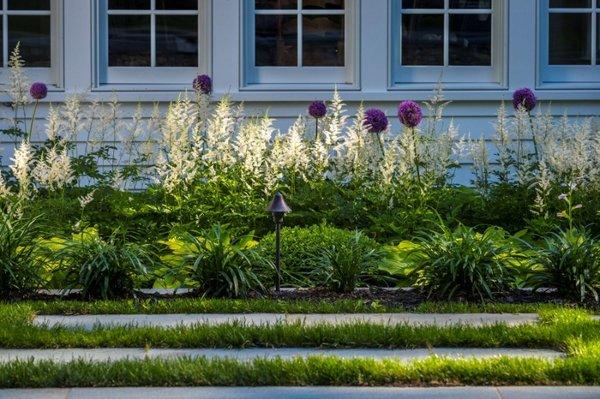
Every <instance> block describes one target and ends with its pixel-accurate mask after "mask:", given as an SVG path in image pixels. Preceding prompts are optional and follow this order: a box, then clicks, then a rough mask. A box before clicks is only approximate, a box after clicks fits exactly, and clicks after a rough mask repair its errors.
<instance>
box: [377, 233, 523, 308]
mask: <svg viewBox="0 0 600 399" xmlns="http://www.w3.org/2000/svg"><path fill="white" fill-rule="evenodd" d="M514 240H515V239H514V238H512V237H510V236H508V234H507V233H506V232H505V231H504V230H502V229H500V228H488V229H487V230H485V231H484V232H483V233H479V232H477V231H476V230H474V229H473V228H469V227H465V226H462V225H461V226H458V227H457V228H456V229H454V230H451V229H449V228H448V227H446V226H441V230H440V231H430V232H425V233H421V234H419V235H418V236H417V239H416V240H415V242H407V241H405V242H402V243H400V244H399V245H398V246H397V247H396V249H395V255H394V261H393V264H392V267H390V268H388V271H390V272H392V273H396V274H397V273H400V274H403V275H405V276H407V277H408V278H409V279H410V280H411V281H412V282H413V284H415V285H416V286H418V287H421V288H423V289H425V290H427V291H428V295H429V296H430V297H436V298H440V299H453V298H455V297H457V296H466V297H467V298H469V299H471V298H478V299H481V300H483V299H484V298H494V295H495V294H496V293H499V292H503V291H505V290H507V289H508V288H509V287H510V286H511V284H513V283H514V282H515V277H516V272H517V269H518V268H519V267H522V266H523V263H526V262H527V258H526V256H525V253H523V252H522V251H521V249H520V248H519V246H518V245H516V243H515V242H514Z"/></svg>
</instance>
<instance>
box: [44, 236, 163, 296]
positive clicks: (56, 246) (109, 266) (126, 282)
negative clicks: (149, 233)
mask: <svg viewBox="0 0 600 399" xmlns="http://www.w3.org/2000/svg"><path fill="white" fill-rule="evenodd" d="M49 247H50V248H51V250H52V254H51V259H53V260H54V261H55V262H56V263H57V267H58V269H59V270H61V269H62V270H63V271H64V273H65V282H66V284H67V288H81V289H82V294H83V296H84V297H85V298H87V299H97V298H102V299H109V298H115V297H125V296H132V295H133V294H134V288H135V281H136V279H137V278H140V277H144V276H145V275H147V274H148V272H149V270H150V269H151V268H152V267H153V266H154V264H155V262H156V259H155V254H154V251H153V250H152V248H151V247H150V246H149V245H144V244H136V243H128V242H126V241H125V240H124V239H123V238H122V237H120V236H119V235H118V234H117V233H116V232H115V233H113V234H111V235H110V236H109V237H108V238H107V239H103V238H101V237H100V235H99V234H98V232H97V231H96V230H95V229H86V230H84V231H83V232H81V233H78V234H74V235H73V237H72V238H70V239H67V240H64V239H56V238H55V239H53V240H51V241H49Z"/></svg>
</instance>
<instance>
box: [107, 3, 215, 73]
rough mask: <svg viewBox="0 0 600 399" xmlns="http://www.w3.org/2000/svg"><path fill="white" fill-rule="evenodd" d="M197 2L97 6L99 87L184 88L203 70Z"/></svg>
mask: <svg viewBox="0 0 600 399" xmlns="http://www.w3.org/2000/svg"><path fill="white" fill-rule="evenodd" d="M204 3H205V1H203V0H201V1H199V0H101V1H100V18H101V21H99V23H100V40H99V41H100V45H99V51H100V54H99V59H100V65H101V67H100V71H99V81H100V83H101V84H103V83H113V84H135V83H150V82H156V81H159V82H160V83H168V84H173V83H189V81H190V79H193V76H195V75H196V74H197V73H198V70H199V69H200V70H204V71H205V70H206V69H207V68H208V64H207V61H206V59H207V58H208V57H207V51H206V48H207V47H208V45H207V36H208V32H207V29H206V25H208V23H207V21H206V18H207V15H208V12H207V9H206V7H204V6H203V5H204Z"/></svg>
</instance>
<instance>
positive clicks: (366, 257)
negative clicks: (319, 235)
mask: <svg viewBox="0 0 600 399" xmlns="http://www.w3.org/2000/svg"><path fill="white" fill-rule="evenodd" d="M364 238H365V237H364V235H363V234H362V233H361V232H355V233H354V234H353V235H352V236H351V237H349V238H347V239H346V240H342V241H340V242H337V243H335V244H334V245H333V246H331V247H330V248H326V249H325V250H324V251H323V253H322V254H321V256H320V259H319V263H318V267H317V269H316V270H315V274H316V276H317V279H318V280H320V281H321V282H322V283H323V284H324V285H326V286H329V287H330V288H331V289H333V290H334V291H336V292H352V291H354V289H355V288H356V285H357V283H358V282H359V281H360V280H361V277H371V276H372V275H373V274H374V273H375V272H376V265H377V261H378V260H380V259H381V256H380V253H379V252H377V251H375V249H373V248H372V246H370V245H368V244H367V241H366V240H365V239H364Z"/></svg>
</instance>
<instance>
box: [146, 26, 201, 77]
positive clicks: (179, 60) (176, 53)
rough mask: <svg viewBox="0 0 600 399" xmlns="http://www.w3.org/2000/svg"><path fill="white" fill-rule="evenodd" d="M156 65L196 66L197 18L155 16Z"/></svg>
mask: <svg viewBox="0 0 600 399" xmlns="http://www.w3.org/2000/svg"><path fill="white" fill-rule="evenodd" d="M156 65H157V66H179V67H193V66H198V17H197V16H194V15H168V16H167V15H157V16H156Z"/></svg>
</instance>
